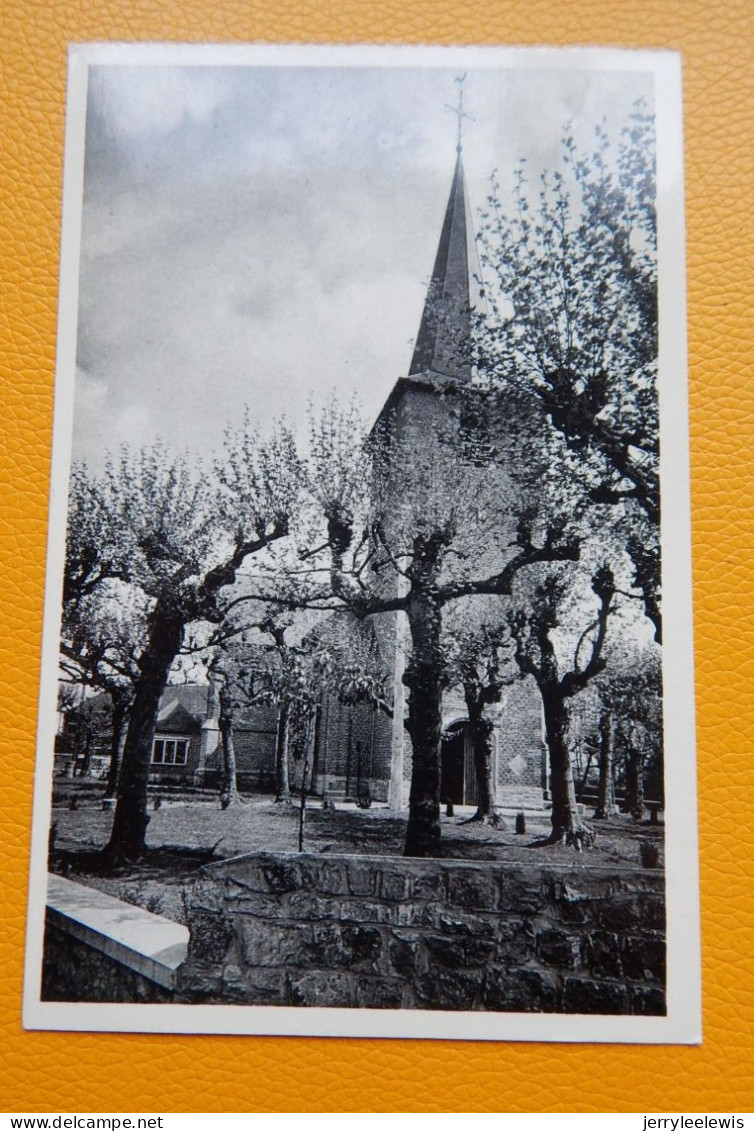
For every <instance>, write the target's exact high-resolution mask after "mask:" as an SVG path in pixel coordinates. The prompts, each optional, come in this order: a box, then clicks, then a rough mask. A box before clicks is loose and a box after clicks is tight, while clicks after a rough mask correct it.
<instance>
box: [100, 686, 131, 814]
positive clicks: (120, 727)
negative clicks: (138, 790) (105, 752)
mask: <svg viewBox="0 0 754 1131" xmlns="http://www.w3.org/2000/svg"><path fill="white" fill-rule="evenodd" d="M127 719H128V703H127V702H126V700H125V699H119V698H116V699H115V700H114V702H113V738H112V749H111V752H110V769H109V770H108V773H107V789H106V790H105V800H108V801H109V800H112V798H114V797H115V795H116V794H117V792H118V777H119V775H120V766H121V762H122V761H123V749H124V747H125V745H126V736H127V734H128V726H127Z"/></svg>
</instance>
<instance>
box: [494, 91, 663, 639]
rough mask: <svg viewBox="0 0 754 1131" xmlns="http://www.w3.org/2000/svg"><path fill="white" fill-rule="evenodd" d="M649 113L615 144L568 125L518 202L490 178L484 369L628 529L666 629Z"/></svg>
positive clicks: (647, 598) (521, 181)
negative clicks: (590, 142) (586, 139)
mask: <svg viewBox="0 0 754 1131" xmlns="http://www.w3.org/2000/svg"><path fill="white" fill-rule="evenodd" d="M654 167H655V141H654V118H653V116H652V114H651V113H649V112H648V111H647V110H646V108H645V107H644V106H642V105H637V107H636V108H635V111H634V113H633V115H632V117H631V119H630V121H629V123H628V124H627V125H626V127H625V129H624V130H623V131H622V133H621V135H620V138H619V140H618V142H617V144H613V143H612V142H611V139H610V138H609V137H608V135H607V132H606V131H605V129H604V127H600V128H599V129H598V130H597V133H596V138H595V143H594V146H593V148H592V150H591V152H588V153H584V152H580V151H579V149H578V148H577V146H576V143H575V141H574V138H573V137H572V135H571V133H570V132H569V131H567V132H566V135H565V137H564V139H563V144H562V155H561V163H560V167H559V168H557V169H555V170H554V171H552V172H549V173H544V174H542V176H541V177H540V180H539V184H538V186H537V185H534V184H531V183H530V182H529V181H528V180H527V177H526V164H525V162H522V163H521V165H520V166H519V169H518V171H517V175H516V178H515V183H514V185H513V194H512V208H509V207H507V206H506V205H505V204H504V202H503V191H502V188H501V186H500V185H499V184H498V183H497V182H494V183H493V191H492V195H491V197H490V201H489V210H488V212H487V215H486V217H485V220H484V226H483V232H482V238H483V245H484V256H483V258H484V262H485V265H486V278H487V280H488V282H489V283H490V285H489V286H488V287H487V299H488V302H489V307H490V309H489V313H488V316H487V318H486V319H485V320H484V323H483V324H482V325H481V326H480V332H479V335H478V348H479V365H480V369H481V371H482V372H483V373H484V375H485V378H486V380H487V387H488V390H490V391H491V393H492V396H493V397H494V395H495V393H496V392H498V391H499V390H501V389H508V390H510V389H512V388H515V389H516V390H517V391H518V392H519V393H520V394H521V395H523V396H525V397H529V398H530V399H532V401H533V402H535V403H536V404H537V405H539V406H540V408H541V410H542V412H543V414H544V417H545V418H546V421H547V423H548V425H549V426H550V427H551V428H552V430H553V431H554V432H555V434H556V435H557V437H559V439H560V441H561V443H562V451H561V453H560V460H559V463H560V467H561V474H568V475H570V476H571V477H572V478H573V479H574V480H575V481H576V482H578V483H579V484H580V486H581V488H582V490H583V491H584V493H585V494H586V495H587V496H588V498H589V499H591V501H592V502H593V503H595V504H598V505H599V506H600V507H601V508H602V511H603V515H604V521H605V522H614V523H616V524H618V525H620V526H622V527H623V528H624V535H625V539H626V544H627V547H628V550H629V553H630V554H631V556H632V561H633V566H634V584H635V585H636V586H637V587H638V588H639V590H640V593H641V595H642V597H643V601H644V608H645V612H646V615H647V616H648V617H649V618H650V620H651V621H652V623H653V625H654V628H655V633H656V639H657V640H658V641H659V640H660V639H661V633H662V625H661V613H660V569H659V553H660V550H659V519H660V490H659V430H658V399H657V341H658V337H657V236H656V216H655V191H656V190H655V176H654Z"/></svg>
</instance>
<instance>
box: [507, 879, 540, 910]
mask: <svg viewBox="0 0 754 1131" xmlns="http://www.w3.org/2000/svg"><path fill="white" fill-rule="evenodd" d="M544 906H545V895H544V892H543V891H542V885H541V884H540V882H539V880H537V879H528V878H526V877H525V876H522V875H521V874H520V873H516V872H513V873H503V875H502V876H501V885H500V910H501V911H515V912H516V913H517V914H518V915H538V914H539V913H540V912H541V911H542V910H543V908H544Z"/></svg>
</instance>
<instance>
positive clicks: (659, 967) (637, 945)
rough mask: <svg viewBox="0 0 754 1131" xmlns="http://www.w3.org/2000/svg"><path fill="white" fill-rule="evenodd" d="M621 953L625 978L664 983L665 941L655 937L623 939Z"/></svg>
mask: <svg viewBox="0 0 754 1131" xmlns="http://www.w3.org/2000/svg"><path fill="white" fill-rule="evenodd" d="M621 952H622V956H623V969H624V971H625V973H626V977H627V978H632V979H633V980H634V981H636V982H662V983H664V981H665V940H664V939H662V938H659V937H658V936H656V935H634V936H633V937H632V938H629V939H623V942H622V946H621Z"/></svg>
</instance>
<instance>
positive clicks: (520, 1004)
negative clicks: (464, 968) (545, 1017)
mask: <svg viewBox="0 0 754 1131" xmlns="http://www.w3.org/2000/svg"><path fill="white" fill-rule="evenodd" d="M557 1004H558V993H557V987H556V985H555V982H554V981H553V980H552V978H551V977H550V976H548V975H547V974H544V973H542V972H541V971H540V970H532V969H523V970H522V969H513V970H510V969H508V968H506V967H503V966H490V967H488V969H487V977H486V979H485V987H484V1005H485V1007H486V1008H487V1009H495V1010H501V1011H502V1010H505V1011H506V1012H511V1013H553V1012H555V1010H556V1009H557Z"/></svg>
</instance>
